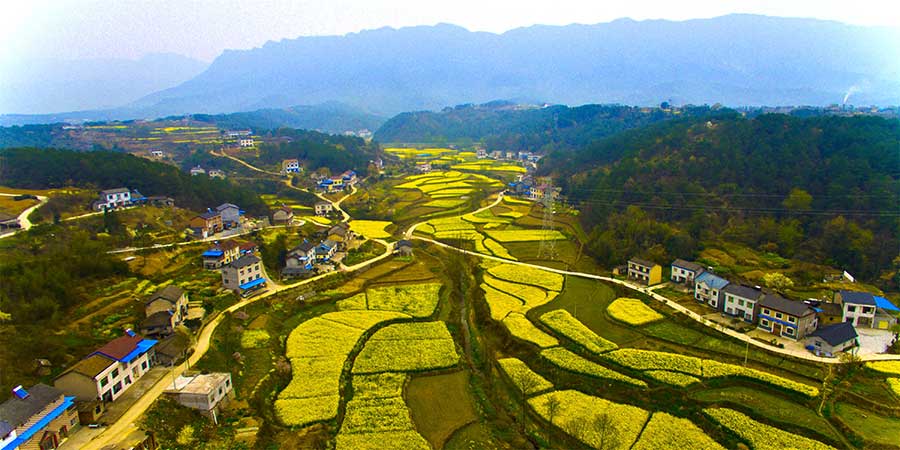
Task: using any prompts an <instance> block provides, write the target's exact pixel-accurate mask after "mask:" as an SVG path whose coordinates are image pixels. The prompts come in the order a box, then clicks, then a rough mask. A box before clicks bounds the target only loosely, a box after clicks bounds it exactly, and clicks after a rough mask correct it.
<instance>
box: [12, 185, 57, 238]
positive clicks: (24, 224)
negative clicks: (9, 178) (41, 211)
mask: <svg viewBox="0 0 900 450" xmlns="http://www.w3.org/2000/svg"><path fill="white" fill-rule="evenodd" d="M0 195H2V196H4V197H15V196H17V195H19V194H0ZM36 197H37V198H38V200H39V202H38V204H36V205H32V206H29V207H28V208H26V209H25V211H22V213H21V214H19V218H18V220H19V228H18V229H16V230H14V231H12V232H11V233H6V234H4V235H2V236H0V239H4V238H8V237H10V236H13V235H15V234H18V233H21V232H23V231H26V230H28V229H29V228H31V227H32V223H31V221H30V220H28V215H29V214H31V213H32V212H34V210H36V209H38V208H40V207H41V206H44V205H46V204H47V201H48V200H50V197H45V196H43V195H37V196H36Z"/></svg>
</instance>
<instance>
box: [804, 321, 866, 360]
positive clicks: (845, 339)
mask: <svg viewBox="0 0 900 450" xmlns="http://www.w3.org/2000/svg"><path fill="white" fill-rule="evenodd" d="M858 337H859V334H857V333H856V328H855V327H854V326H853V323H851V322H841V323H836V324H834V325H828V326H825V327H822V328H819V329H818V330H816V331H813V332H812V333H810V335H809V336H808V337H807V338H806V348H807V349H808V350H809V351H811V352H813V353H815V354H816V355H820V356H823V355H824V356H832V355H834V354H835V353H837V352H843V351H846V350H848V349H851V348H853V347H856V346H857V345H859V342H858V341H857V338H858Z"/></svg>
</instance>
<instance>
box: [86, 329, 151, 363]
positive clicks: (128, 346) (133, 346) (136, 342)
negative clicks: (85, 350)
mask: <svg viewBox="0 0 900 450" xmlns="http://www.w3.org/2000/svg"><path fill="white" fill-rule="evenodd" d="M154 345H156V341H155V340H153V339H144V338H142V337H141V336H138V335H134V336H131V335H127V334H126V335H125V336H122V337H120V338H116V339H113V340H111V341H109V342H108V343H107V344H106V345H104V346H103V347H100V348H98V349H97V350H95V351H94V353H91V355H97V354H100V355H104V356H108V357H110V358H112V359H115V360H117V361H126V362H127V361H131V360H132V359H134V358H135V357H136V356H138V355H139V354H141V353H144V352H146V351H147V350H149V349H150V347H153V346H154Z"/></svg>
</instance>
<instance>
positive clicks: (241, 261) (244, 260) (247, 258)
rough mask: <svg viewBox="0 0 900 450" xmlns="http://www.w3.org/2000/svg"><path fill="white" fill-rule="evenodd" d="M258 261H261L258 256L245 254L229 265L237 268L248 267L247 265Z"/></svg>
mask: <svg viewBox="0 0 900 450" xmlns="http://www.w3.org/2000/svg"><path fill="white" fill-rule="evenodd" d="M258 262H259V258H257V257H256V256H254V255H244V256H241V257H240V258H238V259H236V260H234V261H232V262H231V264H229V266H231V267H233V268H235V269H240V268H241V267H247V266H250V265H253V264H256V263H258Z"/></svg>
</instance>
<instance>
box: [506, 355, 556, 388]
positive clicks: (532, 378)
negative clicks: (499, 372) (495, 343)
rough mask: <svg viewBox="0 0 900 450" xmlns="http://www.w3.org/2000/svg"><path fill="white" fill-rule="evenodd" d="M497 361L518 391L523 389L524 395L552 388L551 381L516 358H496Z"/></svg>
mask: <svg viewBox="0 0 900 450" xmlns="http://www.w3.org/2000/svg"><path fill="white" fill-rule="evenodd" d="M497 362H498V363H499V364H500V368H501V369H503V373H505V374H506V376H507V377H509V379H510V381H512V383H513V385H514V386H515V387H516V388H517V389H518V390H519V392H522V390H523V389H525V392H523V393H524V394H525V395H532V394H537V393H540V392H543V391H546V390H548V389H553V383H551V382H549V381H547V379H546V378H544V377H542V376H540V375H538V374H537V373H535V372H534V371H533V370H531V368H529V367H528V366H527V365H526V364H525V363H524V362H522V360H520V359H518V358H502V359H498V360H497Z"/></svg>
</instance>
